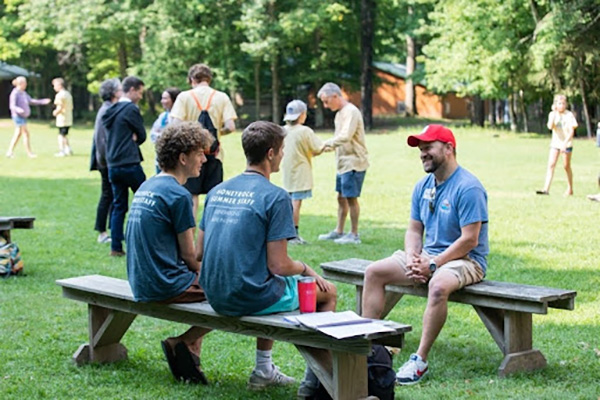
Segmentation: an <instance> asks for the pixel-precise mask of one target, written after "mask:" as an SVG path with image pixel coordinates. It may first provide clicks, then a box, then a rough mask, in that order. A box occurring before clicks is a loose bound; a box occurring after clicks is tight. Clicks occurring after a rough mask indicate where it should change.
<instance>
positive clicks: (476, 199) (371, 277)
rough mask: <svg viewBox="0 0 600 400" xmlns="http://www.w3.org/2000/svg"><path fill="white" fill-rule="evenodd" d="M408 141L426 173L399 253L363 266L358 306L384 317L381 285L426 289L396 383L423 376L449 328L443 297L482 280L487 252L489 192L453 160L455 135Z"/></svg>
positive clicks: (431, 128)
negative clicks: (417, 331)
mask: <svg viewBox="0 0 600 400" xmlns="http://www.w3.org/2000/svg"><path fill="white" fill-rule="evenodd" d="M407 142H408V145H409V146H411V147H419V150H420V152H421V162H422V163H423V169H424V170H425V172H428V174H427V176H425V177H424V178H423V179H421V181H420V182H419V183H417V185H416V186H415V189H414V191H413V195H412V205H411V212H410V220H409V223H408V228H407V230H406V236H405V238H404V250H398V251H396V252H395V253H394V254H392V256H391V257H388V258H385V259H383V260H379V261H376V262H374V263H373V264H371V265H369V266H368V267H367V270H366V271H365V282H364V290H363V302H362V310H363V311H362V314H363V316H364V317H368V318H382V317H384V315H382V314H383V309H384V304H385V286H386V285H388V284H395V285H405V286H409V285H415V284H427V285H428V296H427V308H426V309H425V314H424V315H423V332H422V334H421V342H420V343H419V348H418V349H417V351H416V352H415V353H414V354H412V355H411V356H410V358H409V360H408V361H407V362H406V363H405V364H404V365H403V366H402V367H401V368H400V370H399V371H398V373H397V374H396V381H397V382H398V383H399V384H400V385H412V384H415V383H417V382H419V381H420V380H421V379H422V378H423V377H424V376H425V375H426V374H427V371H428V364H427V355H428V354H429V351H430V350H431V347H432V346H433V342H434V341H435V340H436V338H437V336H438V335H439V333H440V331H441V330H442V327H443V326H444V323H445V322H446V315H447V312H448V297H449V296H450V294H451V293H453V292H455V291H457V290H459V289H460V288H462V287H464V286H466V285H470V284H473V283H477V282H479V281H481V280H482V279H483V277H484V276H485V272H486V268H487V261H486V256H487V254H488V253H489V246H488V224H487V222H488V211H487V194H486V192H485V189H484V188H483V186H482V185H481V183H480V182H479V180H478V179H477V178H476V177H475V176H474V175H473V174H471V173H470V172H468V171H467V170H465V169H464V168H462V167H461V166H459V165H458V163H457V162H456V139H455V138H454V135H453V134H452V131H451V130H450V129H448V128H446V127H445V126H442V125H428V126H427V127H425V129H424V130H423V132H421V133H420V134H419V135H412V136H409V137H408V140H407ZM423 238H424V239H425V240H423Z"/></svg>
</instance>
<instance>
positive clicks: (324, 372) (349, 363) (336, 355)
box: [296, 345, 368, 400]
mask: <svg viewBox="0 0 600 400" xmlns="http://www.w3.org/2000/svg"><path fill="white" fill-rule="evenodd" d="M296 347H297V348H298V350H299V351H300V354H302V356H303V357H304V359H305V360H306V363H307V364H308V366H309V367H310V369H312V371H313V372H314V373H315V375H316V376H317V378H319V381H321V384H322V385H323V386H324V387H325V389H326V390H327V392H328V393H329V395H330V396H331V397H332V398H333V399H334V400H346V399H363V398H366V397H367V395H368V393H367V392H368V381H367V357H366V356H364V355H360V354H350V353H343V352H338V351H333V352H331V351H329V350H324V349H315V348H313V347H307V346H301V345H296Z"/></svg>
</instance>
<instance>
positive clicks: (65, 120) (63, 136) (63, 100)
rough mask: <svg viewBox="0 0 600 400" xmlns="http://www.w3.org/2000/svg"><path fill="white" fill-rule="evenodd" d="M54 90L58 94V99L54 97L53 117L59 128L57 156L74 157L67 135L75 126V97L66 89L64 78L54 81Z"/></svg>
mask: <svg viewBox="0 0 600 400" xmlns="http://www.w3.org/2000/svg"><path fill="white" fill-rule="evenodd" d="M52 88H53V89H54V91H55V92H56V97H54V105H55V106H56V108H55V109H54V111H52V115H53V116H55V117H56V127H57V128H58V153H56V154H55V156H56V157H65V156H72V155H73V151H72V150H71V146H70V145H69V139H68V137H67V135H68V134H69V128H71V125H73V96H71V93H69V91H68V90H67V89H65V80H64V79H63V78H54V79H52Z"/></svg>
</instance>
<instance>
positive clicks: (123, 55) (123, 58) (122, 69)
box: [117, 41, 127, 79]
mask: <svg viewBox="0 0 600 400" xmlns="http://www.w3.org/2000/svg"><path fill="white" fill-rule="evenodd" d="M117 59H118V60H119V74H120V75H121V79H123V78H125V77H126V76H127V45H126V44H125V43H124V42H122V41H121V42H119V47H118V48H117Z"/></svg>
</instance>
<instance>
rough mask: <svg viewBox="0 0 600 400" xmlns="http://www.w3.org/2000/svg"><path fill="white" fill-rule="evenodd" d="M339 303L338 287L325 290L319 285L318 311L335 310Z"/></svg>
mask: <svg viewBox="0 0 600 400" xmlns="http://www.w3.org/2000/svg"><path fill="white" fill-rule="evenodd" d="M336 305H337V289H336V288H335V286H334V288H333V290H330V291H327V292H323V291H321V289H319V287H318V286H317V311H335V306H336Z"/></svg>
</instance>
